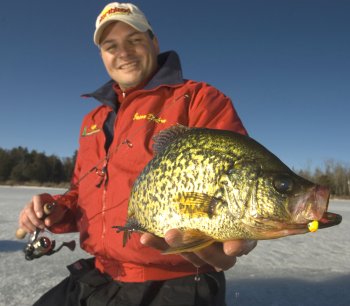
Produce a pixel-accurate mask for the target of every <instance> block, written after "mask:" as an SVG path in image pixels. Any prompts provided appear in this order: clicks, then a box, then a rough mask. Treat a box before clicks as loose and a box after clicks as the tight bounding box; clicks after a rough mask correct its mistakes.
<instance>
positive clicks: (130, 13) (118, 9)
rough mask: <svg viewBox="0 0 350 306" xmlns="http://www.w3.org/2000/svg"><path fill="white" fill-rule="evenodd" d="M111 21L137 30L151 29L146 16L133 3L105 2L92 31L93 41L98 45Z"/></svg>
mask: <svg viewBox="0 0 350 306" xmlns="http://www.w3.org/2000/svg"><path fill="white" fill-rule="evenodd" d="M113 21H122V22H125V23H127V24H128V25H130V26H132V27H133V28H135V29H136V30H137V31H140V32H146V31H147V30H151V31H152V32H153V30H152V28H151V25H150V24H149V23H148V21H147V19H146V16H145V15H144V14H143V13H142V11H141V10H140V9H139V8H138V7H137V6H136V5H134V4H131V3H119V2H112V3H109V4H107V5H106V6H105V7H104V9H103V10H102V12H101V13H100V14H99V15H98V16H97V19H96V30H95V33H94V43H95V44H96V45H97V46H98V45H99V43H100V39H101V35H102V33H103V31H104V29H105V28H106V26H107V25H109V24H110V23H111V22H113Z"/></svg>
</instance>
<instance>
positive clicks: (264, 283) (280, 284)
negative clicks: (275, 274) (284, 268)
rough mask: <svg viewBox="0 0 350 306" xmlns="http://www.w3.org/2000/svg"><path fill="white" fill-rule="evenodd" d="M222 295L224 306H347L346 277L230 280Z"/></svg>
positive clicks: (349, 297) (349, 280)
mask: <svg viewBox="0 0 350 306" xmlns="http://www.w3.org/2000/svg"><path fill="white" fill-rule="evenodd" d="M344 269H345V267H344ZM226 291H227V292H226V301H227V306H232V305H235V306H245V305H249V306H254V305H259V306H271V305H273V306H279V305H281V306H282V305H283V306H296V305H298V306H299V305H300V306H303V305H305V306H312V305H318V306H323V305H324V306H326V305H327V306H328V305H337V306H343V305H344V306H348V305H350V275H344V276H340V277H335V278H330V279H327V280H321V281H320V280H315V281H306V280H301V279H284V278H271V279H268V278H266V279H237V280H232V279H230V280H228V281H227V288H226Z"/></svg>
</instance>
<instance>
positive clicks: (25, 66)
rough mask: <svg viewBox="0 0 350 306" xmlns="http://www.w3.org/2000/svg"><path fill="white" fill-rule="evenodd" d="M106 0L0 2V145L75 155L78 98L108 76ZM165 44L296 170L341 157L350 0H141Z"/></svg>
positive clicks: (349, 79)
mask: <svg viewBox="0 0 350 306" xmlns="http://www.w3.org/2000/svg"><path fill="white" fill-rule="evenodd" d="M108 2H109V1H98V0H74V1H53V0H35V1H27V0H17V1H1V2H0V38H1V47H0V55H1V56H0V61H1V62H0V63H1V66H0V67H1V69H0V103H1V109H0V147H2V148H6V149H11V148H13V147H17V146H24V147H27V148H28V149H30V150H32V149H35V150H37V151H40V152H45V153H46V154H56V155H58V156H61V157H67V156H72V154H73V152H74V150H75V149H76V148H77V141H78V133H79V127H80V123H81V119H82V117H83V115H84V114H85V113H87V112H88V111H89V110H91V109H92V108H93V107H95V106H96V105H97V102H95V101H94V100H92V99H82V98H80V95H81V94H82V93H86V92H90V91H93V90H94V89H96V88H97V87H99V86H100V85H102V84H103V83H105V82H106V81H108V80H109V78H108V75H107V74H106V72H105V70H104V67H103V65H102V62H101V60H100V57H99V53H98V49H97V48H96V47H95V46H94V44H93V41H92V35H93V31H94V24H95V19H96V16H97V14H98V13H99V12H100V10H102V8H103V7H104V5H106V4H107V3H108ZM133 3H135V4H136V5H138V6H139V7H140V8H141V9H142V10H143V11H144V12H145V14H146V15H147V16H148V19H149V20H150V22H151V24H152V26H153V29H154V31H155V33H156V35H157V36H158V39H159V41H160V46H161V50H162V51H166V50H170V49H172V50H176V51H177V52H178V53H179V55H180V57H181V61H182V66H183V71H184V76H185V77H186V78H192V79H195V80H198V81H206V82H208V83H210V84H212V85H214V86H216V87H217V88H219V89H220V90H221V91H223V92H224V93H225V94H226V95H228V96H230V97H231V99H232V100H233V103H234V105H235V107H236V109H237V111H238V113H239V115H240V117H241V119H242V121H243V122H244V124H245V126H246V128H247V129H248V131H249V133H250V135H251V136H252V137H253V138H255V139H256V140H258V141H259V142H260V143H262V144H263V145H264V146H266V147H267V148H268V149H270V150H271V151H272V152H274V153H275V154H276V155H277V156H279V157H280V158H281V159H282V161H284V162H285V163H286V164H287V165H288V166H290V167H294V168H297V169H300V168H307V167H311V168H313V167H322V166H323V165H324V162H325V161H326V160H329V159H333V160H335V161H337V162H341V163H344V164H346V165H349V164H350V141H349V139H350V137H349V134H350V120H349V118H350V38H349V37H350V36H349V32H350V18H349V16H350V1H347V0H343V1H341V0H328V1H326V0H303V1H301V0H275V1H272V0H271V1H270V0H264V1H263V0H216V1H209V0H200V1H199V0H198V1H197V0H195V1H191V0H177V1H166V0H143V1H134V2H133Z"/></svg>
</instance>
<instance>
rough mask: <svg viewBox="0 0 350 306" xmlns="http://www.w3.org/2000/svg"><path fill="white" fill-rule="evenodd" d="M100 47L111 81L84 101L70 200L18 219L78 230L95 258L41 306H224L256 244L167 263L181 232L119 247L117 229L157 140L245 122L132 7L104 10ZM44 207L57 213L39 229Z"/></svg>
mask: <svg viewBox="0 0 350 306" xmlns="http://www.w3.org/2000/svg"><path fill="white" fill-rule="evenodd" d="M94 42H95V44H96V45H97V46H98V47H99V50H100V53H101V57H102V60H103V63H104V66H105V68H106V70H107V72H108V74H109V76H110V77H111V80H110V81H109V82H108V83H106V84H105V85H103V86H102V87H101V88H99V89H97V90H96V91H95V92H93V93H91V94H87V95H86V96H88V97H92V98H95V99H96V100H97V101H99V102H100V105H99V106H98V107H96V108H95V109H94V110H92V111H91V112H90V113H89V114H87V115H86V116H85V118H84V120H83V123H82V126H81V131H80V135H81V136H80V146H79V151H78V155H77V161H76V165H75V170H74V174H73V177H72V187H71V189H70V190H69V192H67V193H66V194H64V195H55V196H51V195H48V194H40V195H36V196H34V197H33V199H32V200H31V201H30V202H29V203H28V204H27V205H26V206H25V208H24V209H23V210H22V212H21V213H20V217H19V225H20V228H22V229H23V230H24V231H26V232H33V231H34V230H35V229H36V228H37V227H38V228H45V227H48V228H49V229H50V230H51V231H53V232H55V233H66V232H72V231H79V232H80V244H81V247H82V248H83V249H84V250H85V251H86V252H88V253H90V254H91V255H92V256H93V258H92V259H91V260H80V261H78V262H76V263H74V264H72V265H71V266H69V270H70V272H71V274H70V276H69V277H68V278H66V279H65V280H63V281H62V283H60V284H59V285H58V286H56V287H55V288H53V289H52V290H50V291H49V292H47V293H46V294H45V295H44V296H43V297H42V298H41V299H40V300H39V301H38V302H37V303H36V304H35V305H60V306H61V305H74V306H75V305H216V306H218V305H225V277H224V273H223V270H227V269H229V268H231V267H232V266H234V264H235V262H236V257H237V256H241V255H243V254H247V253H249V252H250V251H251V250H252V249H253V248H254V247H255V245H256V242H254V241H228V242H225V243H216V244H212V245H210V246H208V247H206V248H204V249H201V250H199V251H197V252H193V253H183V254H181V255H162V254H161V252H160V251H161V250H165V249H166V248H168V247H169V245H170V246H172V245H174V244H176V243H178V242H179V240H181V239H182V233H181V231H179V230H177V229H173V230H170V231H169V232H167V233H166V235H165V239H161V238H159V237H155V236H153V235H151V234H149V233H145V234H142V235H141V234H137V233H134V234H133V235H131V238H130V240H129V242H128V244H127V245H126V246H125V247H124V248H123V235H122V234H121V233H116V232H115V231H114V230H113V228H112V227H113V226H115V225H122V224H125V220H126V218H127V209H128V199H129V195H130V190H131V188H132V186H133V183H134V181H135V180H136V178H137V176H138V175H139V174H140V172H141V171H142V170H143V168H144V167H145V165H146V164H147V163H148V162H149V161H150V160H151V159H152V157H153V154H154V152H153V148H152V145H153V136H154V135H156V134H158V133H159V132H160V131H162V130H164V129H166V128H169V127H170V126H172V125H175V124H178V123H179V124H182V125H185V126H189V127H207V128H214V129H225V130H231V131H235V132H238V133H242V134H246V131H245V129H244V127H243V125H242V123H241V120H240V119H239V117H238V115H237V113H236V111H235V109H234V107H233V105H232V102H231V100H230V99H229V98H228V97H227V96H225V95H224V94H223V93H221V92H220V91H219V90H217V89H216V88H214V87H212V86H210V85H208V84H206V83H204V82H196V81H193V80H187V79H184V78H183V77H182V71H181V66H180V61H179V57H178V55H177V54H176V53H175V52H174V51H168V52H164V53H160V48H159V43H158V40H157V38H156V36H155V35H154V32H153V29H152V28H151V26H150V24H149V23H148V21H147V19H146V17H145V16H144V14H143V13H142V12H141V11H140V10H139V8H137V7H136V6H135V5H133V4H130V3H118V2H114V3H110V4H108V5H107V6H106V7H105V8H104V9H103V10H102V12H101V13H100V14H99V16H98V17H97V20H96V29H95V33H94ZM91 169H93V170H94V171H92V170H91ZM48 202H54V203H55V204H56V205H55V209H54V210H53V212H52V213H51V214H50V215H49V216H47V217H46V218H45V219H44V220H41V219H40V218H41V217H42V216H43V205H44V204H45V203H48ZM145 204H146V203H145ZM169 204H170V203H169Z"/></svg>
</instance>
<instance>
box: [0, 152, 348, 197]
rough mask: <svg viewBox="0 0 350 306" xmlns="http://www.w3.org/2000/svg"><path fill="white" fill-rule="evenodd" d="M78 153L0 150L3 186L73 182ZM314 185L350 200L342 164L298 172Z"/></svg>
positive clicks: (344, 167) (345, 168)
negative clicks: (316, 184) (57, 154)
mask: <svg viewBox="0 0 350 306" xmlns="http://www.w3.org/2000/svg"><path fill="white" fill-rule="evenodd" d="M75 159H76V152H75V153H74V155H73V156H72V157H66V158H59V157H57V156H55V155H50V156H46V154H44V153H40V152H37V151H35V150H33V151H31V152H29V151H28V149H27V148H23V147H17V148H14V149H11V150H5V149H2V148H0V183H2V184H15V185H16V184H32V185H35V184H40V185H47V184H62V183H68V182H69V181H70V179H71V176H72V173H73V169H74V164H75ZM296 172H297V173H298V174H299V175H300V176H302V177H304V178H307V179H309V180H311V181H312V182H315V183H318V184H321V185H324V186H328V187H329V188H330V189H331V194H332V196H334V197H350V168H349V166H346V165H344V164H342V163H339V162H336V161H333V160H328V161H326V162H325V165H324V167H323V169H321V168H316V169H315V170H310V169H306V170H305V169H304V170H299V171H296Z"/></svg>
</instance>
